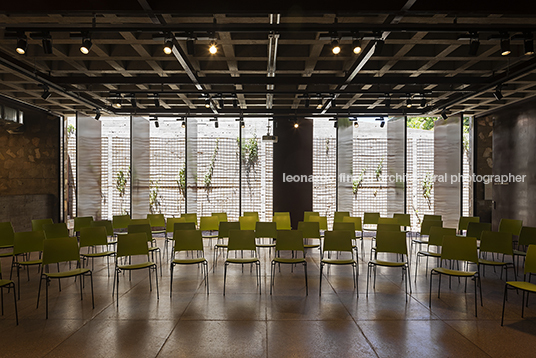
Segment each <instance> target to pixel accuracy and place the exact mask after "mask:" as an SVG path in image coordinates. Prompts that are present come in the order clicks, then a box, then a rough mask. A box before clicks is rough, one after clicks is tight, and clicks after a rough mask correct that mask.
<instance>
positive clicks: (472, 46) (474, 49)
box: [469, 35, 480, 56]
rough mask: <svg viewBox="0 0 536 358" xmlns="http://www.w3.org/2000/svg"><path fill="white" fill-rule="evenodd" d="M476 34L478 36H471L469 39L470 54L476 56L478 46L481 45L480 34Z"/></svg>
mask: <svg viewBox="0 0 536 358" xmlns="http://www.w3.org/2000/svg"><path fill="white" fill-rule="evenodd" d="M476 36H477V37H471V39H470V40H469V56H476V54H477V52H478V48H479V47H480V41H479V40H478V35H476Z"/></svg>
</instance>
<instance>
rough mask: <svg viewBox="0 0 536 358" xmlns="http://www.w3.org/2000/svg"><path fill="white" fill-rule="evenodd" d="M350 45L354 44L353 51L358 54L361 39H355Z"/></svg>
mask: <svg viewBox="0 0 536 358" xmlns="http://www.w3.org/2000/svg"><path fill="white" fill-rule="evenodd" d="M352 45H353V46H354V53H355V54H356V55H358V54H359V53H360V52H361V41H359V40H358V39H355V40H354V42H353V43H352Z"/></svg>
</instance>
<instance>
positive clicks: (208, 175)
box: [204, 138, 220, 199]
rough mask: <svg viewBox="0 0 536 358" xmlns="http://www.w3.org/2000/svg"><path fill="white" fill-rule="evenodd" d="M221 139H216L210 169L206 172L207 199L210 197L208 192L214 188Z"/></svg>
mask: <svg viewBox="0 0 536 358" xmlns="http://www.w3.org/2000/svg"><path fill="white" fill-rule="evenodd" d="M219 141H220V139H219V138H218V139H216V147H215V148H214V153H212V158H211V159H210V164H209V166H208V170H207V172H206V173H205V178H204V184H205V189H206V191H207V199H208V194H209V193H210V190H211V188H212V175H213V174H214V166H215V165H216V157H217V155H218V150H219Z"/></svg>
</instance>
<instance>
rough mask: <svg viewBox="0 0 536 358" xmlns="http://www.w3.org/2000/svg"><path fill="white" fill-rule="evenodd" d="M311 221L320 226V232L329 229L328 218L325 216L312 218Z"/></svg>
mask: <svg viewBox="0 0 536 358" xmlns="http://www.w3.org/2000/svg"><path fill="white" fill-rule="evenodd" d="M309 221H312V222H318V225H319V226H320V230H327V229H328V218H327V217H325V216H310V217H309Z"/></svg>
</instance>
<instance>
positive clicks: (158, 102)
mask: <svg viewBox="0 0 536 358" xmlns="http://www.w3.org/2000/svg"><path fill="white" fill-rule="evenodd" d="M153 101H154V106H155V107H160V98H159V97H158V93H155V94H153Z"/></svg>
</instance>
